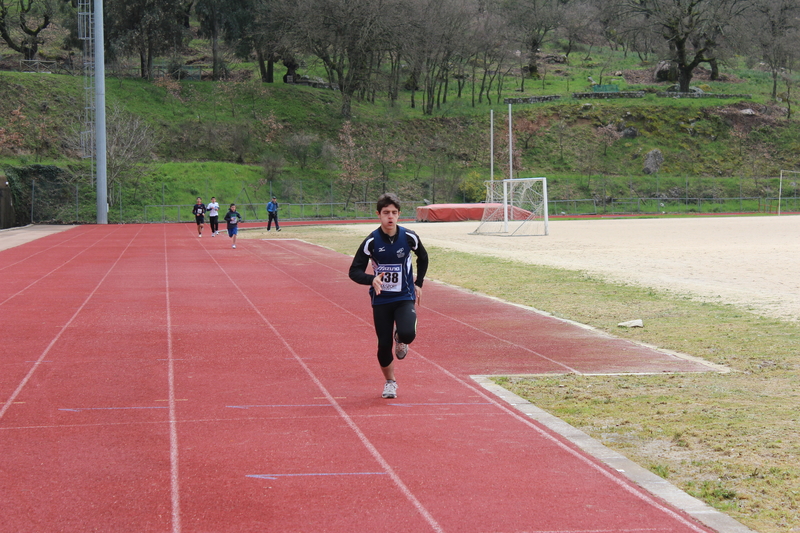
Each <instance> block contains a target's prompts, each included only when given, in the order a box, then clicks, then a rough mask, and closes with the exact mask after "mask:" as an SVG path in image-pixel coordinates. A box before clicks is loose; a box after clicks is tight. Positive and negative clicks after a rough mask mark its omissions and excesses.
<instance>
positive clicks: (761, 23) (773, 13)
mask: <svg viewBox="0 0 800 533" xmlns="http://www.w3.org/2000/svg"><path fill="white" fill-rule="evenodd" d="M799 18H800V3H798V2H797V0H757V1H756V4H755V6H754V9H753V15H752V16H751V17H748V19H747V21H746V22H745V24H746V25H747V27H748V30H749V31H745V28H742V32H741V34H742V35H751V36H752V41H753V46H754V49H755V50H754V52H755V53H756V54H757V55H758V57H760V58H761V60H762V61H763V62H764V64H765V65H766V66H767V68H768V69H769V71H770V74H771V75H772V98H773V99H775V98H777V96H778V80H779V78H780V74H781V73H782V72H783V71H785V70H788V69H791V68H792V66H793V65H794V62H795V61H796V59H797V58H798V56H800V19H799Z"/></svg>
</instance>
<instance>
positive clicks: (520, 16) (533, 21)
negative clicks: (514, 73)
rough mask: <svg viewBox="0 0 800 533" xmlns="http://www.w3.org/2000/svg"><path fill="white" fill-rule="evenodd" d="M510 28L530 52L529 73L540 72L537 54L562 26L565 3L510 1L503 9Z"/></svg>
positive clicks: (533, 0)
mask: <svg viewBox="0 0 800 533" xmlns="http://www.w3.org/2000/svg"><path fill="white" fill-rule="evenodd" d="M503 9H504V11H505V15H506V19H507V20H508V22H509V24H510V26H511V27H512V28H514V29H515V30H516V31H517V33H518V34H519V38H520V41H521V42H522V43H524V46H525V48H527V50H528V71H529V72H530V74H531V75H532V76H535V75H536V74H537V72H538V66H537V63H536V61H537V54H538V52H539V49H540V48H541V47H542V45H543V44H544V43H545V42H547V39H549V38H550V36H551V35H552V33H553V31H554V30H555V29H556V28H558V27H559V26H560V25H561V19H562V16H563V13H564V3H563V2H561V1H560V0H509V1H508V2H506V3H504V7H503Z"/></svg>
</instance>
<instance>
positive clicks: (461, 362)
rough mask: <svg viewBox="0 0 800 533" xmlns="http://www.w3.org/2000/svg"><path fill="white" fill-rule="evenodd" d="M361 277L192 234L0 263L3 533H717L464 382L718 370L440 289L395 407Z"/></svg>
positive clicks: (282, 249) (53, 242) (96, 240)
mask: <svg viewBox="0 0 800 533" xmlns="http://www.w3.org/2000/svg"><path fill="white" fill-rule="evenodd" d="M432 261H436V257H435V256H434V257H432ZM349 262H350V258H349V257H347V256H344V255H341V254H338V253H335V252H332V251H330V250H327V249H324V248H321V247H316V246H312V245H308V244H304V243H301V242H299V241H292V240H277V239H276V240H266V241H255V240H240V241H239V247H238V249H236V250H233V249H231V247H230V242H229V240H228V239H227V237H223V236H219V237H214V238H211V237H210V236H209V235H205V236H204V237H203V238H202V239H199V238H197V237H196V236H195V233H194V227H193V226H191V225H189V224H184V225H125V226H82V227H78V228H75V229H72V230H69V231H65V232H62V233H59V234H55V235H50V236H48V237H44V238H42V239H39V240H36V241H33V242H30V243H28V244H25V245H23V246H18V247H16V248H12V249H9V250H6V251H3V252H0V316H2V326H0V327H2V338H3V342H2V344H3V352H2V353H3V355H2V358H0V514H2V517H3V518H2V520H0V531H3V532H26V533H37V532H47V533H52V532H86V531H99V532H136V533H141V532H172V533H179V532H186V533H189V532H192V533H194V532H198V533H200V532H267V531H268V532H309V533H312V532H313V533H317V532H331V533H345V532H362V531H363V532H371V533H372V532H387V533H402V532H414V533H417V532H427V531H433V532H448V533H451V532H452V533H455V532H458V533H471V532H476V533H477V532H481V533H483V532H495V533H512V532H520V533H521V532H529V533H532V532H563V533H567V532H575V533H579V532H631V533H635V532H642V533H644V532H647V533H660V532H676V533H683V532H705V531H711V530H710V529H707V528H706V527H704V526H702V525H700V524H698V523H697V522H696V521H695V520H694V519H693V518H691V517H689V516H688V515H686V514H685V513H683V512H682V511H680V510H676V509H673V508H671V507H669V506H668V505H666V504H664V503H662V502H661V501H660V500H659V499H658V498H656V497H654V496H652V495H650V494H649V493H647V492H645V491H644V490H642V489H641V488H639V487H637V486H636V485H634V484H633V483H631V482H630V481H629V480H627V479H626V478H624V477H622V476H621V475H620V474H619V473H618V472H616V471H615V470H613V469H611V468H608V467H607V466H605V465H604V464H602V463H601V462H600V461H598V460H596V459H595V458H593V457H590V456H588V455H586V454H584V453H583V452H580V451H578V450H577V448H576V447H575V446H574V445H572V444H571V443H569V442H568V441H566V440H565V439H563V438H562V437H560V436H558V435H556V434H554V433H552V432H550V431H549V430H547V429H546V428H544V427H543V426H540V425H539V424H538V423H536V422H534V421H532V420H530V419H528V418H527V417H525V416H523V415H521V414H520V413H519V412H517V411H515V410H513V409H512V408H511V407H509V406H508V405H507V404H505V403H504V402H501V401H498V400H497V399H496V398H495V397H493V396H492V395H490V394H488V393H487V392H486V391H485V390H483V389H482V388H481V387H480V386H478V385H476V384H475V382H473V381H472V380H471V379H470V378H469V376H470V375H473V374H498V373H500V374H501V373H564V372H579V373H589V372H602V373H606V372H621V371H637V372H658V371H703V370H707V368H706V367H703V366H702V365H699V364H698V363H695V362H690V361H686V360H683V359H680V358H677V357H673V356H670V355H667V354H663V353H660V352H657V351H654V350H650V349H647V348H643V347H641V346H638V345H634V344H631V343H628V342H625V341H622V340H618V339H613V338H610V337H606V336H603V335H600V334H598V333H596V332H593V331H591V330H587V329H584V328H581V327H578V326H576V325H572V324H568V323H565V322H562V321H558V320H556V319H553V318H549V317H545V316H542V315H539V314H537V313H534V312H531V311H528V310H525V309H522V308H519V307H515V306H511V305H508V304H505V303H502V302H499V301H496V300H492V299H489V298H484V297H481V296H476V295H473V294H469V293H467V292H465V291H461V290H458V289H455V288H452V287H447V286H444V285H441V284H437V283H435V282H431V281H429V282H428V283H426V284H425V294H424V299H423V306H422V307H421V309H420V311H419V316H420V325H419V336H418V340H417V342H415V343H414V344H413V345H412V350H411V352H410V353H409V356H408V357H407V358H406V359H405V360H404V361H402V362H398V363H397V364H398V369H397V373H398V384H399V397H398V398H397V399H396V400H384V399H381V397H380V392H381V390H382V385H383V380H382V377H381V375H380V371H379V369H378V366H377V360H376V357H375V338H374V331H373V328H372V323H371V312H370V309H369V302H368V297H367V294H366V288H365V287H362V286H358V285H355V284H354V283H352V282H351V281H350V280H349V279H348V277H347V268H348V266H349Z"/></svg>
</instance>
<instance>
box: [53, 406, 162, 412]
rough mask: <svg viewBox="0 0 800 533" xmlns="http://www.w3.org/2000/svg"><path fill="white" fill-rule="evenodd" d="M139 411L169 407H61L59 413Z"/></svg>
mask: <svg viewBox="0 0 800 533" xmlns="http://www.w3.org/2000/svg"><path fill="white" fill-rule="evenodd" d="M137 409H138V410H141V409H169V407H161V406H158V405H156V406H151V407H61V408H59V411H70V412H72V413H82V412H83V411H126V410H131V411H132V410H137Z"/></svg>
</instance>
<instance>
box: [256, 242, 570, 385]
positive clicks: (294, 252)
mask: <svg viewBox="0 0 800 533" xmlns="http://www.w3.org/2000/svg"><path fill="white" fill-rule="evenodd" d="M266 242H268V243H269V244H272V245H273V246H277V247H279V248H280V249H281V250H283V251H285V252H289V253H293V254H295V255H298V256H300V255H301V254H299V253H298V252H297V251H295V250H293V249H291V248H289V247H288V246H280V244H279V243H277V242H275V241H266ZM301 242H302V241H301ZM306 244H308V243H306ZM312 246H313V245H312ZM320 248H321V247H320ZM302 257H303V258H304V259H306V260H310V261H313V262H315V263H317V264H319V265H321V266H324V267H326V268H328V269H330V270H334V271H336V272H339V271H338V270H337V269H335V268H334V267H333V266H331V265H330V264H327V263H323V262H321V261H317V260H314V259H310V258H309V257H308V256H302ZM278 270H280V269H278ZM281 272H283V273H284V274H286V275H289V274H288V273H287V272H285V271H283V270H281ZM290 277H291V278H292V279H293V280H295V281H297V282H298V283H301V284H303V285H304V286H306V287H308V286H307V285H306V284H304V283H303V282H302V281H300V280H298V279H297V278H294V277H292V276H290ZM444 286H446V285H444ZM308 288H310V287H308ZM311 290H313V289H311ZM314 292H316V291H314ZM317 294H319V293H317ZM326 299H327V298H326ZM329 301H330V300H329ZM498 301H500V300H498ZM419 306H420V307H423V306H422V304H419ZM424 309H426V310H428V311H430V312H432V313H435V314H437V315H439V316H440V317H443V318H446V319H448V320H452V321H454V322H456V323H458V324H461V325H462V326H464V327H467V328H470V329H472V330H473V331H477V332H479V333H482V334H484V335H486V336H487V337H490V338H492V339H494V340H497V341H500V342H503V343H506V344H508V345H510V346H512V347H514V348H518V349H520V350H523V351H525V352H528V353H530V354H533V355H535V356H536V357H539V358H541V359H544V360H545V361H549V362H550V363H553V364H554V365H557V366H560V367H562V368H565V369H566V370H567V371H568V372H569V373H571V374H576V375H582V373H581V372H580V371H579V370H577V369H575V368H572V367H570V366H569V365H566V364H564V363H562V362H560V361H556V360H555V359H552V358H550V357H547V356H546V355H544V354H541V353H539V352H537V351H536V350H532V349H530V348H528V347H527V346H522V345H520V344H517V343H514V342H511V341H509V340H507V339H504V338H502V337H498V336H497V335H495V334H493V333H490V332H488V331H487V330H485V329H482V328H480V327H478V326H474V325H472V324H468V323H466V322H464V321H462V320H459V319H457V318H454V317H452V316H449V315H446V314H444V313H442V312H440V311H436V310H434V309H431V308H430V307H424ZM348 313H349V311H348ZM349 314H351V315H352V316H356V315H354V314H353V313H349ZM357 318H359V320H361V318H360V317H357ZM362 321H363V320H362ZM412 352H413V348H412Z"/></svg>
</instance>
